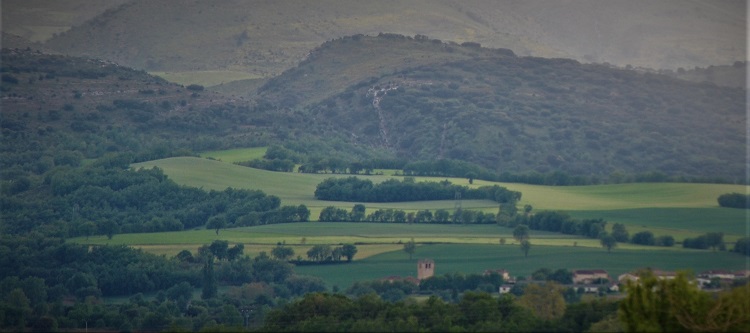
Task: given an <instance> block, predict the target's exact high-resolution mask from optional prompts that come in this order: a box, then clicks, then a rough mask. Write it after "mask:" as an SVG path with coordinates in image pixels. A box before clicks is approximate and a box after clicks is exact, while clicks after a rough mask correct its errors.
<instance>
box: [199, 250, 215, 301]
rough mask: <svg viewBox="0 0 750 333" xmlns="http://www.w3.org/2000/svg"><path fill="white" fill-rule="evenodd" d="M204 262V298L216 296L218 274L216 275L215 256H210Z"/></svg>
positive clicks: (202, 292)
mask: <svg viewBox="0 0 750 333" xmlns="http://www.w3.org/2000/svg"><path fill="white" fill-rule="evenodd" d="M205 260H206V262H205V263H204V264H203V270H202V273H203V290H202V291H201V298H202V299H209V298H214V297H216V295H217V294H218V287H217V285H216V276H215V275H214V257H213V256H208V257H207V258H206V259H205Z"/></svg>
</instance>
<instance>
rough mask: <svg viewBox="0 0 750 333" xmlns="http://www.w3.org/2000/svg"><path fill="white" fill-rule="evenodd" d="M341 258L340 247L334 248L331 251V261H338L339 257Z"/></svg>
mask: <svg viewBox="0 0 750 333" xmlns="http://www.w3.org/2000/svg"><path fill="white" fill-rule="evenodd" d="M343 256H344V253H343V250H342V249H341V247H340V246H339V247H336V248H334V249H333V251H331V258H332V259H333V261H340V260H341V257H343Z"/></svg>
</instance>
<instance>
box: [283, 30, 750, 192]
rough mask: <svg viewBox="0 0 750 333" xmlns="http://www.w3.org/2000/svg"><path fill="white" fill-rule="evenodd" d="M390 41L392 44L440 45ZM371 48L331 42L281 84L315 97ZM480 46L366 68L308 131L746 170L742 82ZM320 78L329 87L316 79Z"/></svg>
mask: <svg viewBox="0 0 750 333" xmlns="http://www.w3.org/2000/svg"><path fill="white" fill-rule="evenodd" d="M381 39H382V40H383V41H388V40H387V38H383V37H381ZM390 42H392V43H393V45H394V47H393V48H394V49H395V48H408V46H407V44H408V43H411V44H414V45H415V46H414V48H421V47H424V46H422V45H420V43H428V44H430V45H433V43H430V42H425V41H417V40H413V39H393V40H392V41H390ZM371 45H372V43H367V42H361V41H360V42H355V41H353V40H351V39H343V40H337V41H335V42H332V43H328V44H327V46H326V50H325V51H324V52H325V54H326V55H327V56H326V57H320V58H317V57H315V58H311V59H310V60H308V61H305V62H303V64H302V65H301V66H300V67H299V68H296V69H294V70H290V71H288V72H287V73H285V74H284V75H282V76H280V77H279V78H277V79H274V81H272V82H279V83H281V82H286V85H283V86H281V87H277V88H278V89H282V90H283V89H288V90H285V92H284V93H283V94H280V95H281V96H291V97H289V98H293V96H295V94H296V92H295V91H296V90H295V89H299V95H300V96H306V95H307V94H308V93H309V91H310V87H318V86H320V87H331V85H330V84H326V83H325V82H326V81H329V80H330V81H334V82H336V81H338V78H337V76H335V75H333V76H332V75H331V74H330V73H329V72H328V71H327V70H325V68H327V63H328V62H330V61H331V59H339V58H338V57H337V54H338V55H341V56H343V55H347V54H359V53H360V52H361V50H360V51H358V50H357V49H358V48H363V49H370V50H371V49H372V48H371V47H372V46H371ZM435 45H437V44H435ZM379 49H380V50H387V49H388V47H385V46H381V47H380V48H379ZM475 53H476V54H477V56H476V57H473V58H465V59H460V60H456V61H450V60H448V61H446V62H445V63H442V64H438V63H433V64H425V65H421V66H416V67H414V68H407V69H402V70H393V71H388V70H380V71H378V73H379V74H377V75H374V77H372V78H370V77H369V75H368V74H372V73H373V71H368V70H364V69H363V71H364V72H363V73H360V77H363V76H365V75H368V76H365V78H364V79H363V80H362V81H360V82H359V83H358V84H354V85H351V86H349V87H348V88H346V89H344V90H339V91H340V92H339V93H336V94H334V95H331V96H330V97H328V98H325V99H323V100H322V101H320V102H318V103H315V104H313V105H311V106H309V107H307V108H306V112H307V113H308V114H309V117H310V119H311V121H313V122H312V123H313V124H317V127H316V126H306V128H307V130H308V131H310V132H314V133H316V135H318V136H321V137H326V136H334V135H345V136H346V137H348V140H349V141H350V142H351V143H352V144H357V145H365V146H370V147H379V148H385V149H389V150H391V151H392V152H394V153H396V154H397V155H399V156H401V157H404V158H407V159H412V160H413V159H426V160H430V159H440V158H452V159H459V160H465V161H470V162H474V163H477V164H480V165H482V166H485V167H487V168H489V169H491V170H495V171H497V172H506V171H507V172H511V173H528V172H540V173H548V172H554V171H562V172H565V173H568V174H571V175H593V176H597V177H600V178H602V179H604V178H607V177H617V174H642V173H649V172H653V173H655V175H659V174H663V175H670V176H686V177H688V178H691V177H692V178H694V177H699V178H711V177H721V178H724V179H726V180H733V181H741V180H743V179H744V177H745V162H744V161H745V144H746V141H745V124H746V122H745V120H746V114H745V107H744V101H745V93H744V90H743V89H739V88H721V87H717V86H715V85H712V84H698V83H690V82H686V81H682V80H678V79H674V78H670V77H667V76H664V75H657V74H650V73H645V74H641V73H638V72H636V71H630V70H619V69H612V68H610V67H608V66H603V65H585V64H580V63H578V62H576V61H573V60H566V59H544V58H532V57H513V56H507V55H502V54H497V53H496V55H495V56H494V57H493V56H491V54H492V52H491V50H479V49H478V50H476V52H475ZM480 54H484V56H478V55H480ZM370 55H371V57H372V58H380V57H384V58H385V57H388V56H389V53H388V52H383V53H370ZM350 59H358V58H357V57H352V58H350ZM363 61H364V62H363V63H365V64H366V63H368V62H367V61H365V60H363ZM366 67H367V66H363V68H366ZM342 68H356V65H355V64H354V63H346V64H345V65H342ZM285 76H290V77H289V78H285ZM306 82H307V83H306ZM314 82H321V83H320V84H308V83H314ZM298 85H299V87H298ZM282 102H283V101H282ZM654 179H658V177H656V178H654Z"/></svg>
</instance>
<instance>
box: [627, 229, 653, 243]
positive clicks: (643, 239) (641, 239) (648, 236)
mask: <svg viewBox="0 0 750 333" xmlns="http://www.w3.org/2000/svg"><path fill="white" fill-rule="evenodd" d="M630 241H631V242H632V243H633V244H640V245H654V244H656V240H655V239H654V234H653V233H652V232H651V231H641V232H639V233H637V234H635V235H633V237H632V238H631V239H630Z"/></svg>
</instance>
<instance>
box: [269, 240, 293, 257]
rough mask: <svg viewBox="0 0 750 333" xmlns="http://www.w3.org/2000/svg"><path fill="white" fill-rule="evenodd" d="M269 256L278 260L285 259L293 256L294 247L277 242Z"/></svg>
mask: <svg viewBox="0 0 750 333" xmlns="http://www.w3.org/2000/svg"><path fill="white" fill-rule="evenodd" d="M271 256H273V257H274V258H276V259H278V260H281V261H286V260H289V258H291V257H293V256H294V249H292V248H291V247H286V246H284V245H283V244H279V245H276V247H274V248H273V249H272V250H271Z"/></svg>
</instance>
